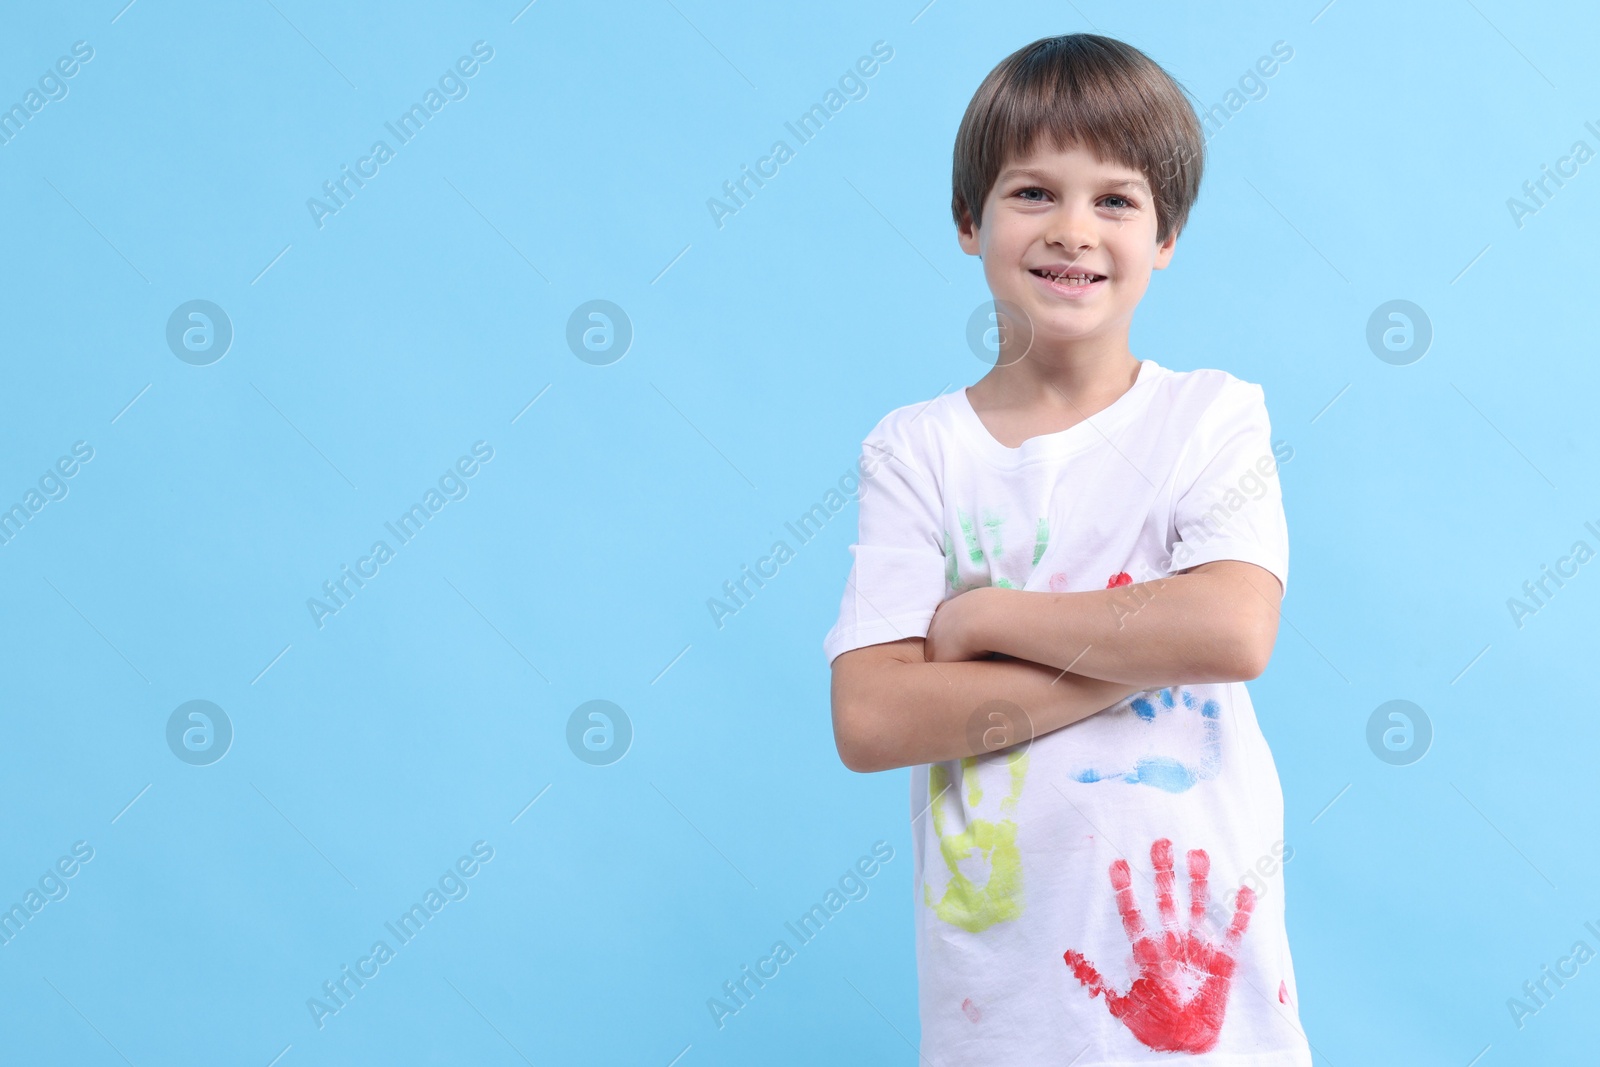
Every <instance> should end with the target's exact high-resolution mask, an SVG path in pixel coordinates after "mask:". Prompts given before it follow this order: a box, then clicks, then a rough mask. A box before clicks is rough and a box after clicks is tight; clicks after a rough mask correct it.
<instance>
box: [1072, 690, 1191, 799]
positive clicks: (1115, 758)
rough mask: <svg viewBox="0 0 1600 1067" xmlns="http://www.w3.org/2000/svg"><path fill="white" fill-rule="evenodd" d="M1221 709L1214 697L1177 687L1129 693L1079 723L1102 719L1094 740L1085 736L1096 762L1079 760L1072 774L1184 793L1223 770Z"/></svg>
mask: <svg viewBox="0 0 1600 1067" xmlns="http://www.w3.org/2000/svg"><path fill="white" fill-rule="evenodd" d="M1221 710H1222V709H1221V705H1219V704H1218V703H1217V702H1216V701H1215V700H1201V699H1200V698H1199V697H1197V696H1195V695H1194V694H1193V693H1191V692H1190V691H1189V690H1187V689H1184V688H1181V687H1173V688H1170V689H1162V690H1160V691H1158V692H1144V693H1139V694H1136V695H1134V696H1132V697H1129V698H1128V699H1127V700H1124V701H1123V702H1122V703H1120V704H1117V705H1115V706H1114V707H1110V708H1107V709H1106V710H1105V711H1102V712H1100V713H1099V714H1098V715H1095V716H1093V717H1092V718H1090V719H1086V720H1084V721H1083V723H1080V724H1077V725H1087V724H1088V723H1091V722H1094V720H1101V721H1100V722H1097V723H1095V727H1094V728H1093V738H1092V740H1090V739H1089V738H1084V740H1086V741H1088V742H1089V743H1088V744H1086V745H1085V746H1084V747H1085V749H1086V750H1088V751H1092V752H1093V753H1094V763H1093V764H1092V765H1088V766H1084V765H1080V766H1079V768H1078V769H1077V770H1074V771H1072V772H1070V776H1071V777H1072V778H1073V779H1074V780H1075V781H1079V782H1085V783H1092V782H1126V783H1128V784H1130V785H1148V786H1154V787H1155V788H1157V789H1162V790H1165V791H1166V792H1168V793H1182V792H1184V791H1185V790H1188V789H1189V788H1191V787H1192V786H1194V784H1195V783H1196V782H1199V781H1204V780H1206V779H1210V778H1215V777H1216V776H1217V771H1218V770H1220V769H1221V766H1222V727H1221V723H1220V720H1219V714H1220V712H1221ZM1191 713H1197V714H1191ZM1072 729H1076V726H1074V727H1072Z"/></svg>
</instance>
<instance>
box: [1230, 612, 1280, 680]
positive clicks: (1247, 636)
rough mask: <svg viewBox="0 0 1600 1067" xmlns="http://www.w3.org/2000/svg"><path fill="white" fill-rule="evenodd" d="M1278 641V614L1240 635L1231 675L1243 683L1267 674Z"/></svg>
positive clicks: (1235, 645)
mask: <svg viewBox="0 0 1600 1067" xmlns="http://www.w3.org/2000/svg"><path fill="white" fill-rule="evenodd" d="M1277 641H1278V619H1277V616H1276V614H1274V615H1272V617H1271V618H1263V619H1261V620H1258V621H1257V623H1256V625H1254V626H1251V627H1249V628H1247V629H1245V631H1244V632H1243V633H1241V634H1240V635H1239V639H1238V640H1237V641H1236V642H1234V654H1233V657H1232V658H1233V663H1232V670H1231V672H1230V673H1232V674H1234V675H1235V676H1237V678H1238V680H1239V681H1241V682H1250V681H1254V680H1255V679H1257V678H1259V677H1261V676H1262V675H1263V674H1265V673H1266V670H1267V664H1268V663H1270V662H1271V661H1272V648H1273V646H1274V645H1275V644H1277Z"/></svg>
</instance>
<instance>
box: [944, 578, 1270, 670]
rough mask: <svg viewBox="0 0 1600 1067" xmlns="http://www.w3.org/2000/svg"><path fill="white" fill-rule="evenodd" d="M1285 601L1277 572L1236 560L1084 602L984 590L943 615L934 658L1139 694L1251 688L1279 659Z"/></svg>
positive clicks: (1087, 596) (959, 599) (1089, 595)
mask: <svg viewBox="0 0 1600 1067" xmlns="http://www.w3.org/2000/svg"><path fill="white" fill-rule="evenodd" d="M1282 597H1283V587H1282V586H1281V585H1280V584H1279V581H1278V579H1277V578H1276V577H1275V576H1274V575H1273V574H1272V572H1271V571H1268V570H1266V569H1265V568H1263V567H1258V566H1256V565H1255V564H1253V563H1245V562H1243V561H1241V560H1231V559H1229V560H1216V561H1213V562H1210V563H1204V564H1201V565H1200V566H1197V567H1194V568H1192V569H1190V570H1187V571H1184V572H1182V573H1180V574H1175V575H1171V576H1169V577H1165V578H1158V579H1156V580H1154V581H1149V582H1139V583H1136V584H1133V585H1124V586H1119V587H1117V588H1115V589H1099V590H1092V591H1088V592H1082V593H1046V592H1034V591H1030V590H1021V589H1005V588H1000V587H984V588H980V589H972V590H969V591H967V592H965V593H962V594H960V595H958V596H955V597H952V598H951V599H950V600H948V601H946V602H944V603H943V604H940V605H939V608H938V610H937V611H936V612H935V613H934V617H933V622H932V623H931V624H930V625H929V628H928V637H927V641H928V652H929V656H930V658H931V659H932V660H933V661H935V662H938V663H939V664H940V666H941V667H942V666H944V662H943V661H945V660H946V659H954V660H968V659H971V658H972V657H974V656H981V655H983V654H984V653H985V652H999V653H1003V654H1004V655H1007V656H1015V657H1016V658H1018V659H1024V660H1031V661H1033V662H1035V663H1038V664H1044V665H1047V666H1051V667H1055V668H1056V669H1057V670H1070V671H1072V672H1074V673H1076V674H1080V675H1084V676H1086V677H1088V678H1096V679H1102V680H1105V681H1108V682H1120V683H1123V684H1126V685H1136V686H1138V687H1140V688H1141V689H1145V688H1155V687H1160V686H1167V685H1172V684H1185V683H1189V684H1199V683H1204V682H1236V681H1248V680H1249V679H1251V678H1256V677H1259V676H1260V674H1261V672H1262V671H1264V670H1265V669H1266V666H1267V661H1268V660H1269V659H1270V658H1271V656H1272V646H1273V644H1274V642H1275V641H1276V640H1277V636H1278V606H1279V603H1280V601H1281V600H1282Z"/></svg>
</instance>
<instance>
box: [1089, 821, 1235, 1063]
mask: <svg viewBox="0 0 1600 1067" xmlns="http://www.w3.org/2000/svg"><path fill="white" fill-rule="evenodd" d="M1188 855H1189V928H1188V930H1186V931H1185V930H1183V929H1181V927H1180V925H1179V922H1178V909H1177V906H1176V905H1175V904H1174V903H1173V900H1172V878H1173V874H1172V842H1171V841H1169V840H1167V839H1166V838H1164V837H1163V838H1162V839H1161V840H1159V841H1157V842H1156V843H1155V844H1153V845H1151V846H1150V861H1151V863H1152V865H1154V867H1155V872H1156V906H1157V907H1158V908H1159V909H1160V911H1161V925H1162V926H1163V927H1164V928H1165V929H1164V930H1163V932H1162V933H1160V934H1155V935H1147V934H1146V933H1145V927H1144V920H1143V919H1142V918H1141V917H1140V915H1139V906H1138V904H1136V903H1135V902H1134V899H1133V885H1132V882H1133V880H1132V878H1131V877H1130V876H1129V873H1128V861H1127V860H1121V859H1119V860H1117V861H1116V862H1115V863H1113V864H1112V865H1111V887H1112V888H1113V889H1115V890H1116V892H1117V911H1118V912H1119V913H1120V914H1121V915H1122V928H1123V929H1124V930H1126V931H1127V932H1128V940H1129V941H1130V942H1131V943H1132V944H1133V961H1134V963H1135V964H1137V965H1138V968H1139V977H1137V978H1135V979H1134V980H1133V984H1132V985H1131V986H1129V987H1128V991H1127V992H1126V993H1116V992H1113V991H1112V990H1110V989H1107V988H1106V985H1105V982H1104V980H1103V979H1102V978H1101V977H1100V972H1099V971H1097V970H1095V968H1094V965H1093V964H1091V963H1089V962H1088V961H1087V960H1085V959H1084V958H1083V955H1082V954H1081V953H1079V952H1077V951H1075V950H1073V949H1068V950H1067V952H1066V954H1065V956H1064V958H1065V959H1066V961H1067V966H1068V967H1071V968H1072V973H1073V974H1074V975H1076V976H1077V979H1078V981H1079V982H1081V983H1083V985H1084V986H1085V988H1087V989H1088V990H1089V996H1090V997H1097V996H1100V995H1101V994H1102V993H1104V994H1105V998H1106V1007H1107V1008H1108V1009H1109V1010H1110V1011H1111V1014H1112V1016H1114V1017H1115V1018H1118V1019H1121V1020H1122V1024H1123V1025H1124V1026H1126V1027H1127V1028H1128V1029H1129V1030H1130V1031H1131V1032H1132V1033H1133V1036H1134V1037H1136V1038H1138V1039H1139V1040H1140V1041H1142V1042H1144V1043H1145V1045H1147V1046H1148V1047H1150V1048H1152V1049H1155V1050H1156V1051H1158V1052H1209V1051H1210V1050H1211V1049H1213V1048H1215V1047H1216V1044H1217V1037H1218V1035H1219V1034H1220V1033H1221V1031H1222V1017H1223V1014H1224V1013H1225V1012H1226V1011H1227V1008H1228V985H1229V983H1230V981H1231V980H1232V978H1233V968H1234V952H1235V951H1236V950H1237V949H1238V947H1239V939H1240V938H1242V937H1243V936H1244V932H1245V928H1246V927H1248V926H1249V925H1250V913H1251V912H1252V911H1254V910H1255V906H1256V895H1255V892H1254V891H1253V890H1251V889H1250V887H1249V886H1242V887H1240V889H1239V896H1238V901H1237V910H1236V911H1235V912H1234V915H1233V922H1232V923H1231V924H1230V925H1229V927H1228V932H1227V935H1226V937H1225V939H1224V942H1223V944H1222V946H1221V947H1220V948H1219V947H1218V946H1216V945H1213V944H1212V943H1211V942H1210V940H1209V939H1208V938H1206V937H1205V936H1204V935H1203V934H1202V933H1200V932H1199V931H1198V928H1199V926H1200V923H1201V921H1202V920H1203V919H1204V917H1205V914H1206V910H1207V909H1208V908H1209V907H1210V898H1209V888H1208V881H1207V880H1208V878H1209V877H1210V874H1211V857H1210V856H1208V855H1206V852H1205V850H1204V849H1199V848H1195V849H1190V850H1189V854H1188Z"/></svg>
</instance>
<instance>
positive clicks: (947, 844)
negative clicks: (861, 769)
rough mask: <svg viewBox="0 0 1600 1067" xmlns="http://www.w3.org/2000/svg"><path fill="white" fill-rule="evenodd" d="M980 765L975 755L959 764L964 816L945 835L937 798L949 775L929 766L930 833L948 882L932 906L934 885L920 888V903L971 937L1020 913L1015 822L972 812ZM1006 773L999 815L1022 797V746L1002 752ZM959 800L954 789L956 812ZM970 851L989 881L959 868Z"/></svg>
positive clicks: (979, 795) (978, 796)
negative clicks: (985, 867) (1007, 781)
mask: <svg viewBox="0 0 1600 1067" xmlns="http://www.w3.org/2000/svg"><path fill="white" fill-rule="evenodd" d="M997 762H998V760H996V759H994V758H993V757H985V758H984V759H983V761H982V763H983V764H993V763H997ZM980 765H981V764H980V760H979V757H977V756H967V757H965V758H964V759H962V761H961V784H962V785H963V786H965V787H966V792H967V802H966V805H965V814H966V818H965V820H964V822H963V824H962V826H961V827H960V828H959V829H953V830H951V831H949V832H946V816H945V813H944V807H943V796H942V794H943V793H944V792H945V791H946V789H948V788H949V787H950V772H949V769H948V767H947V765H946V764H943V763H935V764H931V765H930V766H929V767H928V797H929V802H930V804H931V805H932V807H933V831H934V833H935V834H937V835H938V837H939V854H940V855H941V856H943V857H944V865H945V866H946V867H947V868H949V871H950V881H949V883H948V884H946V886H945V890H944V896H943V897H941V898H940V899H939V900H938V901H937V902H935V901H934V899H933V887H932V886H931V885H928V884H927V883H924V884H923V887H922V894H923V900H924V902H925V903H926V904H927V905H928V907H930V908H932V909H933V912H934V914H935V915H937V916H939V918H941V919H943V920H944V921H945V922H947V923H949V924H950V925H952V926H959V927H961V928H962V929H963V930H968V931H970V932H972V933H978V932H980V931H982V930H987V929H988V928H989V927H991V926H993V925H994V924H995V923H998V922H1005V921H1006V920H1007V919H1015V918H1016V917H1017V916H1019V915H1021V914H1022V854H1021V853H1020V852H1018V850H1017V824H1016V823H1015V822H1014V821H1012V820H1011V819H1006V818H998V819H995V820H994V821H992V822H991V821H990V820H988V819H982V818H979V817H978V816H977V815H976V814H975V812H976V811H977V807H978V805H979V804H980V803H981V802H982V800H983V789H982V787H981V786H980V784H979V782H978V769H979V767H980ZM1006 769H1007V770H1008V771H1009V772H1010V781H1011V788H1010V791H1009V792H1008V793H1007V794H1006V795H1005V796H1004V797H1003V798H1001V800H1000V811H1001V813H1002V814H1004V815H1015V814H1016V810H1017V798H1018V797H1019V796H1021V795H1022V781H1023V779H1024V778H1025V777H1026V776H1027V774H1028V754H1027V752H1026V751H1025V750H1024V749H1021V748H1012V749H1011V750H1010V751H1009V752H1007V753H1006ZM960 799H961V797H960V792H959V790H958V792H957V793H956V797H955V800H956V803H957V807H958V808H960ZM974 853H978V854H980V855H981V858H982V860H986V861H987V862H988V866H989V877H988V878H987V879H986V880H985V881H984V883H983V884H982V885H978V884H977V883H976V882H974V881H973V880H972V878H971V877H969V876H968V875H967V874H966V873H964V872H963V871H962V870H961V863H962V861H965V860H970V859H971V858H972V856H973V854H974ZM969 866H971V864H969Z"/></svg>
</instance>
